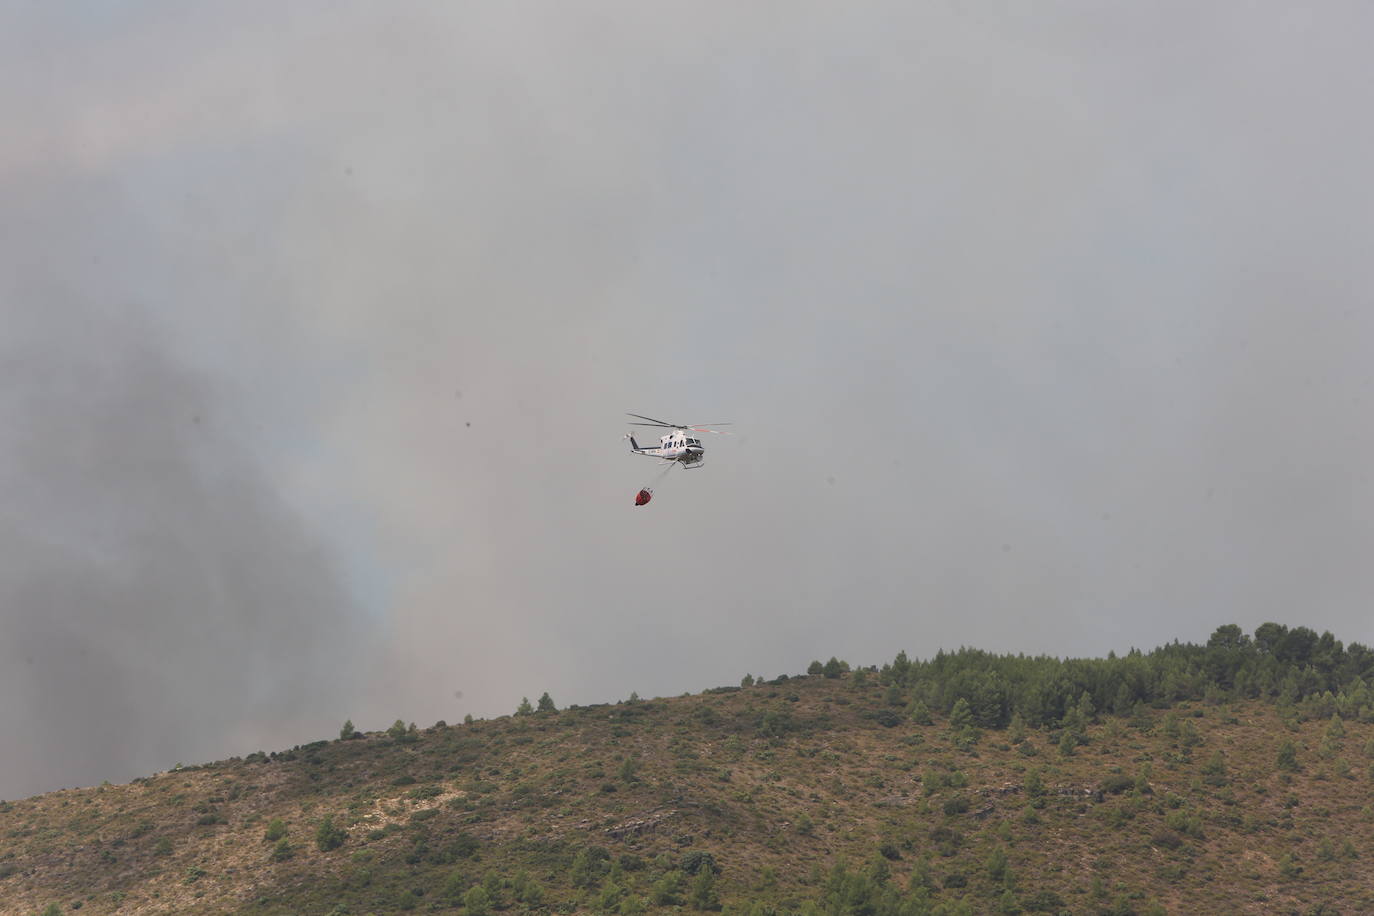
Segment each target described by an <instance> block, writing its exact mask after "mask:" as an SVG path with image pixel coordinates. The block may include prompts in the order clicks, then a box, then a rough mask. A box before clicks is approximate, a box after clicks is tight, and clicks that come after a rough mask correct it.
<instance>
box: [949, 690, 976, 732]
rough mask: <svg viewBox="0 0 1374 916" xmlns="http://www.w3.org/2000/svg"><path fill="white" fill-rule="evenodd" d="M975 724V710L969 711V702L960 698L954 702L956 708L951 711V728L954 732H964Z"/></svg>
mask: <svg viewBox="0 0 1374 916" xmlns="http://www.w3.org/2000/svg"><path fill="white" fill-rule="evenodd" d="M972 724H973V710H971V709H969V705H968V700H966V699H964V698H963V697H960V698H959V699H957V700H955V701H954V708H953V709H951V710H950V711H949V727H950V728H951V729H953V730H954V731H963V730H964V729H966V728H968V727H969V726H970V725H972Z"/></svg>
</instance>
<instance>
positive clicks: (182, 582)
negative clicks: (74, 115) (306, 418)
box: [0, 289, 363, 798]
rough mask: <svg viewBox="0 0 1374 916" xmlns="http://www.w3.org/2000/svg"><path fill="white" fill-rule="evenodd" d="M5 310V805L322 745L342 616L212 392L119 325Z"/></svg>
mask: <svg viewBox="0 0 1374 916" xmlns="http://www.w3.org/2000/svg"><path fill="white" fill-rule="evenodd" d="M8 317H9V319H10V321H9V324H8V325H7V327H6V333H5V337H4V339H3V347H0V423H3V429H4V435H5V442H6V446H5V448H4V450H3V452H0V505H2V506H3V509H2V510H0V511H2V512H3V525H2V526H0V696H3V697H4V702H3V703H0V731H3V733H4V734H5V735H6V736H7V737H6V740H5V742H4V745H5V750H4V752H3V764H2V765H0V797H6V796H7V797H11V798H13V797H16V796H19V795H24V794H29V793H33V792H38V791H43V790H48V789H53V788H57V787H59V786H64V785H76V784H89V783H95V782H99V781H101V780H104V779H109V780H127V779H129V778H131V777H133V776H136V775H139V774H142V773H148V772H151V771H153V770H157V769H165V768H167V767H170V766H172V765H174V764H176V763H177V762H185V763H192V762H201V761H204V760H207V759H214V758H217V757H223V756H229V755H231V754H242V753H246V752H248V751H251V750H254V749H256V748H257V747H259V746H261V745H262V744H264V743H267V742H272V741H275V742H277V743H278V744H294V743H297V742H299V741H302V740H309V739H312V738H315V737H323V736H326V735H328V734H330V732H331V731H332V729H333V728H335V727H337V725H338V723H339V722H340V721H342V718H343V716H344V714H345V709H346V706H347V702H348V699H347V698H348V697H349V696H350V695H351V692H352V690H353V689H354V686H353V685H354V684H355V683H356V681H357V680H358V675H359V672H358V666H359V663H360V660H361V659H362V657H363V656H362V655H361V653H360V648H361V647H360V645H359V633H360V629H359V624H358V620H357V614H356V608H355V607H354V604H353V602H352V600H351V599H350V597H349V595H348V594H347V592H346V591H345V590H344V589H343V588H342V587H341V585H340V581H339V576H338V574H337V571H336V570H335V569H334V568H333V566H332V565H331V562H330V560H329V558H328V557H327V556H326V555H325V553H324V551H323V550H322V548H321V545H320V544H319V542H318V541H317V539H316V538H314V537H313V536H312V534H311V533H310V532H309V531H307V530H306V529H305V528H304V527H303V526H302V525H301V523H300V521H299V520H298V519H297V518H296V517H294V516H293V513H292V512H291V511H290V510H289V509H288V508H287V507H286V506H285V505H284V504H283V502H282V500H281V498H280V497H279V496H278V494H277V493H276V492H274V489H273V486H272V485H271V484H270V482H269V481H268V480H267V479H266V477H265V476H264V474H263V472H262V471H261V469H260V468H259V467H258V466H257V464H256V462H255V461H254V460H253V457H252V455H251V454H250V453H249V451H248V450H247V449H246V448H245V447H244V446H243V445H242V444H241V443H239V442H238V441H236V439H237V437H236V436H235V435H234V431H233V430H231V429H227V428H226V427H225V425H224V423H223V422H221V420H220V413H221V410H220V408H221V398H220V395H219V393H218V392H217V391H216V390H215V387H214V386H213V385H212V384H210V382H209V381H208V380H207V379H206V378H205V377H204V376H203V375H201V374H198V373H197V372H195V371H192V370H190V369H188V368H187V367H185V366H182V365H179V364H178V362H177V361H176V360H175V359H173V358H172V357H171V356H170V355H169V353H168V352H167V350H166V347H165V345H164V343H163V341H161V340H160V339H159V337H158V335H157V334H156V333H155V332H154V330H153V329H152V328H150V327H149V326H148V324H147V323H146V322H145V321H143V320H141V319H140V316H139V315H138V314H137V313H135V312H132V311H124V313H122V314H119V313H109V312H105V313H102V311H101V310H97V309H95V308H92V307H89V306H83V305H80V304H77V303H74V302H72V301H71V299H70V297H65V298H64V296H63V295H62V294H61V293H60V292H59V291H57V290H53V289H50V290H48V291H47V294H46V295H45V296H43V308H42V309H38V308H36V307H31V306H20V307H16V308H12V309H11V310H10V311H9V312H8ZM269 746H270V745H269Z"/></svg>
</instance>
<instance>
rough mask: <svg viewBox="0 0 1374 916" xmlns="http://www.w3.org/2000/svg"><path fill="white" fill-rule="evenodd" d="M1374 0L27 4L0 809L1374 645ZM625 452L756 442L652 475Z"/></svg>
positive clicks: (5, 35)
mask: <svg viewBox="0 0 1374 916" xmlns="http://www.w3.org/2000/svg"><path fill="white" fill-rule="evenodd" d="M1371 31H1374V10H1372V9H1371V7H1370V6H1369V5H1368V4H1364V3H1350V4H1340V3H1335V2H1332V3H1323V4H1320V5H1317V6H1315V7H1313V6H1309V7H1306V8H1300V7H1294V6H1293V5H1292V4H1287V3H1277V2H1275V3H1259V4H1256V3H1239V2H1237V3H1214V4H1206V5H1202V6H1199V5H1198V4H1194V3H1151V4H1101V3H1095V2H1094V3H1036V4H1006V3H964V4H953V3H940V2H932V3H919V4H912V3H893V4H871V3H870V4H834V3H817V4H804V3H762V2H760V3H752V4H734V3H732V4H727V3H714V4H713V3H706V4H703V3H699V2H693V3H655V4H644V3H631V2H627V3H623V4H606V3H578V4H558V3H545V4H519V3H502V4H464V3H387V4H377V3H372V2H360V3H348V2H328V3H324V2H319V3H307V2H301V3H293V4H290V5H288V6H283V5H282V4H280V3H267V2H261V3H254V2H240V3H233V4H218V5H208V4H207V5H189V6H188V5H187V4H184V3H173V2H166V3H155V2H149V3H143V4H138V5H133V6H130V5H128V4H116V3H109V2H88V3H84V4H44V3H37V2H29V3H22V2H13V3H8V4H5V5H3V6H0V116H2V117H0V421H3V425H0V734H4V735H6V736H8V739H7V740H6V741H4V742H3V745H2V746H3V749H2V750H0V797H17V796H21V795H25V794H29V793H34V792H39V791H44V790H48V789H53V788H57V787H60V786H66V785H74V784H86V783H95V782H99V781H100V780H102V779H110V780H111V781H123V780H127V779H129V778H131V777H133V776H136V775H140V774H142V773H147V772H151V771H153V770H157V769H164V768H167V767H169V766H171V765H173V764H175V763H177V762H178V761H181V762H186V763H190V762H197V761H203V760H208V759H214V758H217V757H224V756H229V755H232V754H244V753H248V752H251V751H254V750H257V749H259V748H264V749H274V748H281V747H286V746H290V745H292V744H296V743H299V742H303V741H308V740H313V739H316V738H320V737H328V736H331V735H333V734H336V733H337V729H338V727H339V725H340V723H342V721H343V720H344V719H345V718H346V717H351V718H352V719H353V721H354V722H355V723H356V724H357V725H358V726H359V727H361V728H366V729H376V728H382V727H385V726H386V725H388V724H390V722H391V721H392V720H393V719H395V718H397V717H402V718H404V719H405V720H407V721H410V720H415V721H417V722H419V723H420V724H422V725H427V724H429V723H431V722H433V721H434V720H435V719H438V718H445V719H447V720H449V721H455V720H458V719H461V718H462V716H463V715H464V714H466V713H472V714H474V715H476V716H491V715H499V714H504V713H507V712H510V711H511V710H513V709H514V707H515V705H516V704H517V703H518V702H519V700H520V697H521V696H522V695H526V696H529V697H531V698H532V699H533V698H535V697H537V696H538V695H539V694H540V693H541V692H542V691H545V690H548V691H549V692H550V693H551V694H552V695H553V697H554V699H555V700H556V701H557V702H558V703H559V704H560V705H565V704H567V703H569V702H578V703H589V702H600V701H607V700H615V699H617V698H622V697H624V696H627V695H628V694H629V693H630V692H631V691H637V692H638V693H640V694H641V695H644V696H650V695H659V694H676V693H680V692H682V691H685V690H699V689H702V688H704V687H709V686H713V685H717V684H726V683H735V682H737V681H738V680H739V678H740V677H741V676H743V674H744V673H745V672H746V671H748V672H753V673H754V674H760V675H769V676H772V675H776V674H778V673H780V672H796V671H799V670H801V669H802V668H804V666H805V665H806V663H807V662H808V661H809V660H811V659H812V658H821V659H824V658H828V657H829V656H831V655H839V656H840V657H843V658H847V659H849V660H850V661H851V662H854V663H861V662H862V663H878V662H882V661H886V660H889V659H890V658H891V657H892V655H893V654H895V653H896V651H897V650H898V649H901V648H905V649H906V650H907V651H908V652H910V653H912V654H914V655H920V656H926V655H929V654H932V653H933V652H934V651H935V650H936V649H938V648H940V647H946V648H955V647H958V646H959V645H974V646H978V647H982V648H987V649H992V650H998V651H1024V652H1032V653H1038V652H1048V653H1053V654H1061V655H1066V654H1069V655H1099V654H1105V653H1106V652H1107V651H1108V650H1109V649H1115V650H1117V651H1124V650H1125V649H1127V648H1129V647H1131V646H1133V645H1134V646H1139V647H1142V648H1151V647H1153V646H1156V645H1158V644H1160V643H1163V642H1167V641H1170V640H1173V639H1175V638H1179V639H1184V640H1204V639H1205V638H1206V637H1207V635H1208V634H1209V633H1210V632H1211V631H1212V629H1214V628H1215V627H1216V626H1217V625H1218V624H1221V623H1226V622H1236V623H1239V624H1241V625H1242V626H1244V627H1245V628H1246V629H1247V630H1250V629H1253V627H1254V626H1255V625H1257V624H1258V623H1260V622H1262V621H1264V620H1268V619H1273V620H1278V621H1281V622H1284V623H1288V624H1290V625H1297V624H1303V625H1307V626H1311V627H1313V628H1315V629H1317V630H1319V631H1320V630H1323V629H1330V630H1332V631H1333V632H1334V633H1335V634H1336V635H1337V636H1338V637H1339V638H1341V639H1344V640H1346V641H1351V640H1357V641H1362V642H1366V643H1369V642H1374V615H1371V613H1370V610H1369V607H1368V600H1369V596H1370V595H1371V594H1372V593H1374V563H1371V562H1370V560H1369V558H1370V556H1371V554H1372V552H1374V528H1372V525H1374V522H1371V519H1374V479H1372V478H1371V471H1370V468H1371V467H1374V420H1372V419H1371V406H1374V309H1371V305H1374V303H1372V302H1371V298H1372V296H1371V290H1374V258H1371V257H1370V253H1371V252H1374V181H1371V178H1370V174H1371V173H1370V168H1369V163H1370V162H1374V119H1371V118H1370V117H1369V114H1368V113H1369V112H1370V111H1374V60H1371V58H1370V56H1369V54H1368V48H1367V45H1368V41H1367V39H1368V36H1369V35H1370V34H1371ZM624 411H634V412H637V413H647V414H651V415H654V416H664V417H667V418H669V419H674V420H678V419H680V420H684V421H689V422H707V421H727V420H728V421H734V422H735V423H736V424H737V425H736V426H735V427H734V430H735V432H736V435H735V436H733V437H730V438H724V437H720V438H717V437H712V438H711V441H709V442H708V443H707V445H708V447H709V450H708V453H707V459H706V467H705V468H704V469H702V470H700V471H692V472H688V473H682V472H679V471H674V472H673V473H672V474H671V475H670V476H669V477H668V479H667V480H666V481H665V482H664V483H663V484H662V485H661V486H660V487H659V488H658V491H657V495H656V497H655V499H654V501H653V503H652V504H651V505H650V506H648V507H645V508H642V509H636V508H634V507H633V506H632V499H633V496H634V493H635V491H636V490H637V489H638V488H639V487H640V486H641V485H643V484H644V483H646V482H647V481H648V480H649V479H650V478H651V477H652V476H653V475H654V474H655V473H656V469H655V468H654V467H653V465H652V463H651V462H649V461H647V460H645V459H642V458H636V457H634V456H632V455H630V454H629V453H628V452H627V451H626V449H625V444H624V443H623V442H622V441H621V438H620V437H621V435H622V434H623V433H624V432H625V431H626V429H627V427H625V426H624V425H623V422H624V420H625V419H626V418H625V417H624V416H623V412H624Z"/></svg>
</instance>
